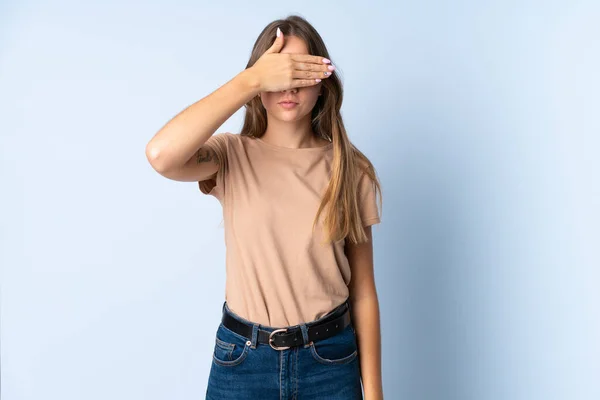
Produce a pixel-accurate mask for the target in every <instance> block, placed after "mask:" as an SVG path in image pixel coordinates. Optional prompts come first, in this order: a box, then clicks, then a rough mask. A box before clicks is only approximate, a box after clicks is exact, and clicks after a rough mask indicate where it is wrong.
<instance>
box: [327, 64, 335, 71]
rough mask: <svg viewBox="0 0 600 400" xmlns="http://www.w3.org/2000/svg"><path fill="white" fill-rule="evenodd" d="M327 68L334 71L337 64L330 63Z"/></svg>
mask: <svg viewBox="0 0 600 400" xmlns="http://www.w3.org/2000/svg"><path fill="white" fill-rule="evenodd" d="M327 69H329V70H330V71H333V70H334V69H335V65H329V66H327Z"/></svg>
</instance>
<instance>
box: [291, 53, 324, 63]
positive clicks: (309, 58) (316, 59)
mask: <svg viewBox="0 0 600 400" xmlns="http://www.w3.org/2000/svg"><path fill="white" fill-rule="evenodd" d="M290 56H291V57H292V60H294V61H299V62H304V63H313V64H319V65H323V64H331V60H329V59H327V58H325V57H321V56H313V55H311V54H298V53H291V54H290Z"/></svg>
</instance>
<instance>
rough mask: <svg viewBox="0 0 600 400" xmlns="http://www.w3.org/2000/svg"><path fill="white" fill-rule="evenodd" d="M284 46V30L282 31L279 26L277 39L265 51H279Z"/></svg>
mask: <svg viewBox="0 0 600 400" xmlns="http://www.w3.org/2000/svg"><path fill="white" fill-rule="evenodd" d="M282 47H283V32H281V29H279V28H277V36H276V37H275V41H274V42H273V44H272V45H271V47H269V48H268V49H267V51H265V53H279V51H280V50H281V48H282Z"/></svg>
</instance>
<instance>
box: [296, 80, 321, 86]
mask: <svg viewBox="0 0 600 400" xmlns="http://www.w3.org/2000/svg"><path fill="white" fill-rule="evenodd" d="M319 82H320V80H319V81H317V80H315V79H294V80H293V81H292V87H293V88H295V87H307V86H314V85H316V84H317V83H319Z"/></svg>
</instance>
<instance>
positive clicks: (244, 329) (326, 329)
mask: <svg viewBox="0 0 600 400" xmlns="http://www.w3.org/2000/svg"><path fill="white" fill-rule="evenodd" d="M350 318H351V316H350V311H349V306H348V303H347V301H346V302H344V303H343V307H342V308H341V309H340V310H336V311H334V312H332V313H331V314H330V315H328V316H326V317H325V318H323V320H321V321H319V322H316V323H312V324H311V323H307V324H306V327H307V330H308V343H310V342H317V341H319V340H323V339H327V338H328V337H331V336H334V335H336V334H337V333H339V332H341V331H342V330H343V329H344V328H345V327H346V326H348V324H349V323H350ZM221 322H222V323H223V325H225V327H227V328H228V329H230V330H232V331H233V332H235V333H237V334H239V335H242V336H244V337H246V338H247V339H248V340H251V339H252V325H251V324H247V323H245V322H243V321H240V320H238V319H237V318H234V317H233V316H231V315H230V314H228V313H227V312H226V311H224V312H223V317H222V319H221ZM309 324H311V325H309ZM258 343H263V344H269V345H270V346H271V347H272V348H273V349H275V350H285V349H289V348H290V347H293V346H300V345H303V344H308V343H305V342H304V339H303V337H302V331H301V330H300V327H299V326H295V327H293V328H290V327H287V328H281V329H275V330H273V331H271V332H269V331H265V330H263V329H260V328H259V329H258Z"/></svg>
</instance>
